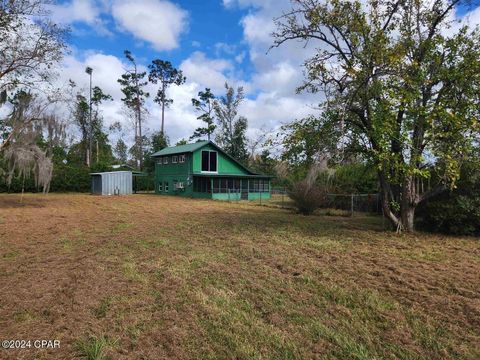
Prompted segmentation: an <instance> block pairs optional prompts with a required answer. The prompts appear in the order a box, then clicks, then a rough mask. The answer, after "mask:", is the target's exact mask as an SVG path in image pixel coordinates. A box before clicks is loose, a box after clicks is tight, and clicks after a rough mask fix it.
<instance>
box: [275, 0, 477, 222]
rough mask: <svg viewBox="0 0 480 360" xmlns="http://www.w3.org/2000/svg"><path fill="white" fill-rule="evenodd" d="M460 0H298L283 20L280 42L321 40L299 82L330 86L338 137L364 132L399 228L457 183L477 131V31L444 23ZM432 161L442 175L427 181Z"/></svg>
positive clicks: (363, 143)
mask: <svg viewBox="0 0 480 360" xmlns="http://www.w3.org/2000/svg"><path fill="white" fill-rule="evenodd" d="M459 4H461V1H460V0H449V1H447V0H434V1H430V2H422V1H417V0H404V1H393V0H381V1H378V0H377V1H374V0H371V1H369V2H368V3H367V4H362V2H360V1H358V0H357V1H340V0H327V1H322V2H320V1H315V0H297V1H296V2H295V5H294V7H293V9H292V11H290V12H288V13H286V14H284V15H283V16H282V17H280V18H279V19H277V20H276V25H277V30H276V32H275V33H274V38H275V42H274V45H273V47H278V46H282V44H284V43H285V42H287V41H290V40H300V41H303V42H305V43H307V42H309V43H311V42H314V43H315V44H317V49H316V53H315V55H314V56H312V57H311V58H309V59H307V60H306V61H305V70H306V80H305V82H304V84H303V85H302V86H301V87H300V88H299V91H302V90H306V91H310V92H313V93H318V92H322V93H323V94H325V96H326V101H325V103H324V109H325V110H327V111H329V112H331V113H332V114H336V115H335V116H329V117H325V118H323V119H322V121H323V125H324V126H326V127H330V128H334V129H336V131H335V132H332V134H340V135H339V136H338V137H337V140H338V141H339V143H340V144H345V143H348V141H349V140H350V139H357V141H358V143H359V144H360V146H359V147H358V149H357V151H359V152H361V153H362V155H363V156H365V157H366V158H367V159H368V160H370V161H371V162H372V163H373V164H374V165H375V167H376V169H377V173H378V177H379V182H380V187H381V194H382V207H383V211H384V214H385V216H386V217H387V218H388V219H389V220H390V221H391V222H392V224H393V225H394V226H396V227H397V230H399V231H400V230H402V229H405V230H407V231H413V229H414V216H415V209H416V207H417V206H418V205H419V204H420V203H421V202H423V201H425V200H426V199H428V198H430V197H432V196H434V195H435V194H438V193H439V192H442V191H444V190H445V189H446V188H447V187H454V186H455V182H456V181H457V179H458V176H459V169H460V165H461V162H462V160H463V158H464V157H465V154H467V152H468V150H469V148H470V147H471V145H472V143H473V141H474V137H475V134H478V128H479V123H478V118H479V107H478V100H479V99H478V96H479V86H480V37H479V32H478V30H473V31H472V30H470V29H468V28H467V27H463V28H462V29H460V30H459V31H456V32H454V33H453V34H450V35H448V32H447V31H446V30H447V29H448V26H449V23H448V21H449V20H448V19H449V15H450V14H452V13H453V12H454V11H455V8H456V6H458V5H459ZM451 32H452V31H450V33H451ZM429 166H433V167H434V172H435V173H437V174H438V178H439V179H440V181H439V182H438V184H434V185H432V186H431V187H430V188H426V187H424V186H423V181H424V180H425V179H427V178H429V176H430V174H431V172H430V171H429V170H428V168H429ZM422 188H423V189H425V190H422Z"/></svg>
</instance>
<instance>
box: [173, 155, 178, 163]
mask: <svg viewBox="0 0 480 360" xmlns="http://www.w3.org/2000/svg"><path fill="white" fill-rule="evenodd" d="M177 162H178V156H177V155H173V156H172V164H176V163H177Z"/></svg>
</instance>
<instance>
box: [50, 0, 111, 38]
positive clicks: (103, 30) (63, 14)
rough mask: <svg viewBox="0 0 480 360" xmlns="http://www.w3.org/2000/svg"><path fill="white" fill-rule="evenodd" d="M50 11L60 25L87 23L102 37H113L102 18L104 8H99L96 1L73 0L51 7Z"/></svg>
mask: <svg viewBox="0 0 480 360" xmlns="http://www.w3.org/2000/svg"><path fill="white" fill-rule="evenodd" d="M49 9H50V10H51V12H52V19H53V20H54V21H55V22H56V23H58V24H63V25H72V24H73V25H75V24H77V23H85V24H88V25H89V26H91V27H92V28H94V29H95V30H96V31H97V32H98V33H100V34H102V35H106V36H111V35H113V34H112V32H111V31H110V30H108V29H107V25H106V23H105V21H103V20H102V18H101V14H102V11H104V10H105V9H104V7H103V6H99V4H97V3H96V2H95V1H94V0H71V1H70V2H65V3H63V4H56V5H51V6H49ZM74 30H75V29H74ZM77 33H78V31H77Z"/></svg>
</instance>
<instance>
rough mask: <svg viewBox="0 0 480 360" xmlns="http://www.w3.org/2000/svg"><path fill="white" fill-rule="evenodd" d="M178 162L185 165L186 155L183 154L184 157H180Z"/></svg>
mask: <svg viewBox="0 0 480 360" xmlns="http://www.w3.org/2000/svg"><path fill="white" fill-rule="evenodd" d="M178 162H179V163H184V162H185V154H182V155H179V156H178Z"/></svg>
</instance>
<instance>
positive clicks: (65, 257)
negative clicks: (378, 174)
mask: <svg viewBox="0 0 480 360" xmlns="http://www.w3.org/2000/svg"><path fill="white" fill-rule="evenodd" d="M18 201H19V196H17V195H0V284H1V285H0V286H1V290H2V291H1V292H0V304H1V305H0V337H1V338H2V339H59V340H60V341H61V347H60V349H49V350H35V349H23V350H12V349H8V350H0V358H2V359H3V358H6V359H8V358H12V359H16V358H22V359H50V358H51V359H59V358H72V357H75V356H77V357H79V358H82V357H83V358H86V359H105V358H111V359H132V358H133V359H160V358H181V359H199V358H212V359H217V358H219V359H225V358H229V359H252V358H253V359H270V358H274V359H297V358H298V359H300V358H325V359H330V358H344V359H352V358H353V359H372V358H378V359H380V358H382V359H393V358H395V359H397V358H398V359H440V358H441V359H444V358H467V359H476V358H480V347H479V344H480V275H479V274H480V241H479V240H478V239H473V238H454V237H443V236H433V235H425V234H415V235H402V236H398V235H395V234H394V233H388V232H383V231H382V221H381V219H379V218H375V217H369V216H355V217H354V218H349V217H335V216H323V215H315V216H310V217H304V216H301V215H297V214H295V213H293V212H292V211H290V210H285V209H279V208H274V207H266V206H257V205H253V204H246V203H225V202H217V201H209V200H191V199H182V198H175V197H165V196H155V195H135V196H128V197H96V196H90V195H79V194H49V195H47V196H41V195H26V196H25V197H24V200H23V203H19V202H18Z"/></svg>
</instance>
